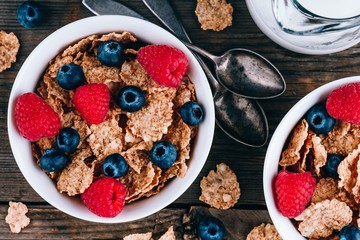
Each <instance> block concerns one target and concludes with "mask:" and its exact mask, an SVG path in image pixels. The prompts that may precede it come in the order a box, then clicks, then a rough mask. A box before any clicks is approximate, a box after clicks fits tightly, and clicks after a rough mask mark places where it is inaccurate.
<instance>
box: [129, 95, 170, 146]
mask: <svg viewBox="0 0 360 240" xmlns="http://www.w3.org/2000/svg"><path fill="white" fill-rule="evenodd" d="M146 100H147V104H146V105H145V106H144V107H143V108H141V109H140V110H139V111H137V112H134V113H128V115H127V116H128V122H127V124H128V127H129V129H130V131H131V132H132V134H133V135H135V136H137V137H140V138H142V139H143V140H144V141H145V142H149V141H154V142H155V141H158V140H160V139H161V138H162V136H163V134H166V133H167V132H168V128H169V126H170V125H171V123H172V122H173V117H172V115H173V103H172V101H171V100H172V96H171V95H169V93H167V92H165V91H164V92H158V93H156V94H155V93H154V94H149V95H148V96H147V98H146ZM154 113H156V114H154Z"/></svg>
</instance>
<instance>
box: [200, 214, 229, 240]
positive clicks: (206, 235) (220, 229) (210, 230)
mask: <svg viewBox="0 0 360 240" xmlns="http://www.w3.org/2000/svg"><path fill="white" fill-rule="evenodd" d="M224 231H225V227H224V224H223V223H222V222H221V221H220V220H219V219H217V218H215V217H206V218H203V219H201V220H200V222H199V225H198V232H199V237H200V239H201V240H221V239H223V237H224Z"/></svg>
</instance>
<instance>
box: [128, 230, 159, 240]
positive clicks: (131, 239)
mask: <svg viewBox="0 0 360 240" xmlns="http://www.w3.org/2000/svg"><path fill="white" fill-rule="evenodd" d="M124 240H152V232H148V233H135V234H130V235H128V236H126V237H124Z"/></svg>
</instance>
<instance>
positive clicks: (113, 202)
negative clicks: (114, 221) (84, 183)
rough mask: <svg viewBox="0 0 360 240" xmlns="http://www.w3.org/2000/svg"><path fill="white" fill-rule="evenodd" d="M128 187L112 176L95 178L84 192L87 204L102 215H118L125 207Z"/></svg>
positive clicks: (84, 201) (91, 209) (83, 198)
mask: <svg viewBox="0 0 360 240" xmlns="http://www.w3.org/2000/svg"><path fill="white" fill-rule="evenodd" d="M125 197H126V188H125V187H124V185H123V184H122V183H121V182H119V181H117V180H115V179H114V178H111V177H103V178H98V179H97V180H95V181H94V182H93V183H92V184H91V185H90V186H89V187H88V188H87V189H86V190H85V191H84V193H83V194H82V197H81V198H82V201H83V203H84V204H85V206H86V207H87V208H88V209H89V210H90V211H91V212H93V213H95V214H96V215H98V216H100V217H108V218H111V217H116V216H117V215H118V214H119V213H120V212H121V211H122V210H123V208H124V205H125Z"/></svg>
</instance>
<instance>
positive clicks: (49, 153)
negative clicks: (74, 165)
mask: <svg viewBox="0 0 360 240" xmlns="http://www.w3.org/2000/svg"><path fill="white" fill-rule="evenodd" d="M68 161H69V159H68V157H67V156H66V155H65V153H64V152H62V151H61V150H58V149H56V148H50V149H47V150H45V151H44V154H43V155H42V156H41V158H40V167H41V168H42V169H43V170H44V171H46V172H55V171H58V170H61V169H63V168H64V167H65V166H66V164H67V163H68Z"/></svg>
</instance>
